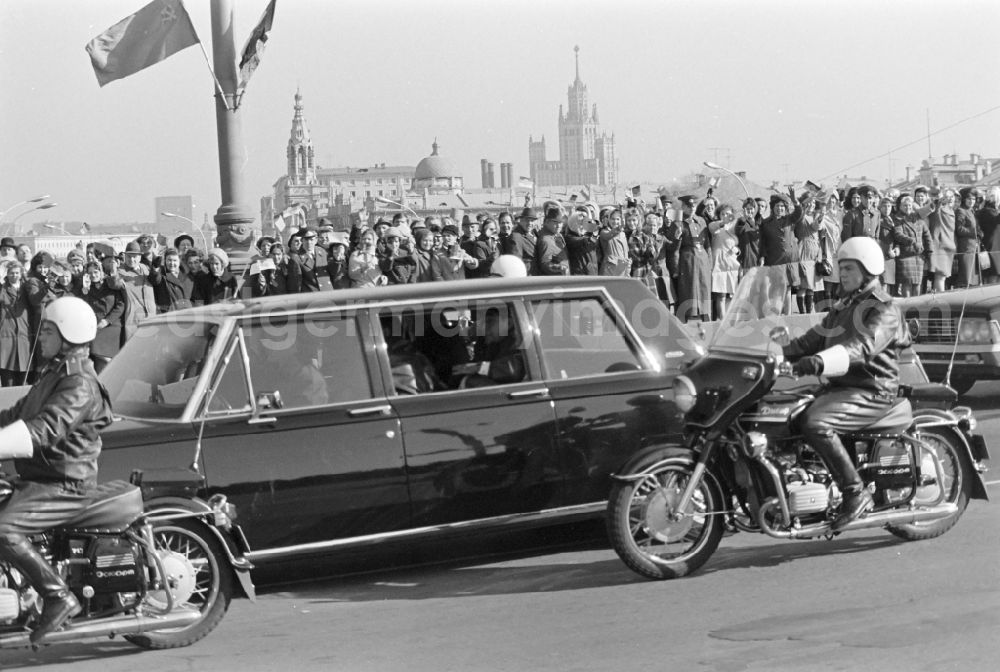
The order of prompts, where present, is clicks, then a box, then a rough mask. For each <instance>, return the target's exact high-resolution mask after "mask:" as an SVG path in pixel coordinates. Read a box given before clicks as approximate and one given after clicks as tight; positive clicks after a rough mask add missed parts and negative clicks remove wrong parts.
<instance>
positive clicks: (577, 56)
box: [573, 44, 580, 82]
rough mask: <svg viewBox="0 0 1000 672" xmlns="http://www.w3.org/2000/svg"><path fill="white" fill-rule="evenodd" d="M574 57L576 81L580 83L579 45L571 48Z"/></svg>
mask: <svg viewBox="0 0 1000 672" xmlns="http://www.w3.org/2000/svg"><path fill="white" fill-rule="evenodd" d="M573 52H574V54H573V55H574V57H575V58H576V81H578V82H579V81H580V45H579V44H578V45H576V46H575V47H573Z"/></svg>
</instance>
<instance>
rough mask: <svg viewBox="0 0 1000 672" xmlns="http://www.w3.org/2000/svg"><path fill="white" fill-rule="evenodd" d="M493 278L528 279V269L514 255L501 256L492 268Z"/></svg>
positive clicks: (491, 275)
mask: <svg viewBox="0 0 1000 672" xmlns="http://www.w3.org/2000/svg"><path fill="white" fill-rule="evenodd" d="M490 277H491V278H526V277H528V269H527V268H525V266H524V262H523V261H521V259H520V258H519V257H516V256H514V255H513V254H501V255H500V256H499V257H497V258H496V260H494V262H493V265H492V266H490Z"/></svg>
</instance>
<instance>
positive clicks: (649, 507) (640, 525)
mask: <svg viewBox="0 0 1000 672" xmlns="http://www.w3.org/2000/svg"><path fill="white" fill-rule="evenodd" d="M664 457H665V455H664V453H653V454H651V455H649V456H648V461H647V462H646V463H647V464H648V465H653V464H656V463H658V464H657V466H656V468H655V470H653V471H651V472H649V473H648V474H645V475H644V477H643V478H641V479H638V480H627V481H616V482H615V484H614V486H613V487H612V490H611V496H610V497H609V501H608V519H607V524H608V534H609V537H610V539H611V545H612V546H613V547H614V549H615V552H616V553H617V554H618V557H620V558H621V559H622V561H623V562H624V563H625V564H626V565H627V566H628V567H629V569H631V570H632V571H634V572H636V573H637V574H640V575H641V576H645V577H646V578H649V579H674V578H678V577H681V576H686V575H688V574H690V573H691V572H693V571H695V570H696V569H698V568H699V567H701V566H702V565H703V564H705V562H707V561H708V559H709V558H710V557H711V556H712V553H714V552H715V549H716V548H718V546H719V540H720V539H721V538H722V532H723V517H722V516H721V515H718V512H719V511H721V510H722V509H723V508H724V507H723V504H722V494H721V492H720V491H719V488H718V486H717V484H716V483H715V480H714V479H713V478H712V477H711V476H710V475H708V474H706V475H705V476H704V477H703V478H702V479H701V483H699V484H698V486H697V488H696V489H695V491H694V494H693V496H692V497H691V500H690V502H689V503H688V504H687V506H686V507H685V508H684V510H683V511H679V510H678V509H677V504H678V503H679V501H680V499H681V496H682V494H683V492H684V490H685V488H686V487H687V485H688V482H689V480H690V478H691V471H692V468H693V462H692V461H691V460H690V459H687V458H685V457H680V456H678V457H676V458H673V459H664ZM631 471H632V473H643V472H644V469H643V466H642V465H641V464H639V465H634V468H633V470H631Z"/></svg>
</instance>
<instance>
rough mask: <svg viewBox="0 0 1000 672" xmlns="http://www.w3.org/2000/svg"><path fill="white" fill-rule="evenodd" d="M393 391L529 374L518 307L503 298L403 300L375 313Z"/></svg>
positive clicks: (502, 381) (505, 380)
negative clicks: (432, 302) (407, 302)
mask: <svg viewBox="0 0 1000 672" xmlns="http://www.w3.org/2000/svg"><path fill="white" fill-rule="evenodd" d="M379 323H380V326H381V328H382V335H383V338H384V339H385V343H386V350H387V352H388V355H389V365H390V367H391V369H392V380H393V387H394V389H395V392H396V394H422V393H426V392H443V391H447V390H461V389H470V388H474V387H492V386H496V385H510V384H514V383H520V382H522V381H525V380H528V379H529V372H528V367H527V357H526V355H525V342H524V338H523V334H522V331H521V327H520V324H519V320H518V317H517V312H516V308H515V306H514V304H513V303H511V302H506V301H502V300H482V301H461V302H448V303H445V304H438V305H434V306H405V307H399V308H390V309H386V310H385V311H383V312H382V313H380V314H379Z"/></svg>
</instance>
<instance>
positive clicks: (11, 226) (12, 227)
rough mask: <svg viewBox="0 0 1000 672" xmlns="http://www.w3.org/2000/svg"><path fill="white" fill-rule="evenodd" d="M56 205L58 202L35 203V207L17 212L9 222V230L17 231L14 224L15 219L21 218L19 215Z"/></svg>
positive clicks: (15, 222)
mask: <svg viewBox="0 0 1000 672" xmlns="http://www.w3.org/2000/svg"><path fill="white" fill-rule="evenodd" d="M57 205H59V204H58V203H42V204H41V205H36V206H35V207H33V208H29V209H28V210H25V211H24V212H19V213H17V217H15V218H14V219H12V220H10V224H9V226H10V230H11V231H17V228H16V227H15V225H16V224H17V220H19V219H21V217H23V216H25V215H26V214H28V213H29V212H34V211H35V210H48V209H50V208H54V207H56V206H57Z"/></svg>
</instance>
